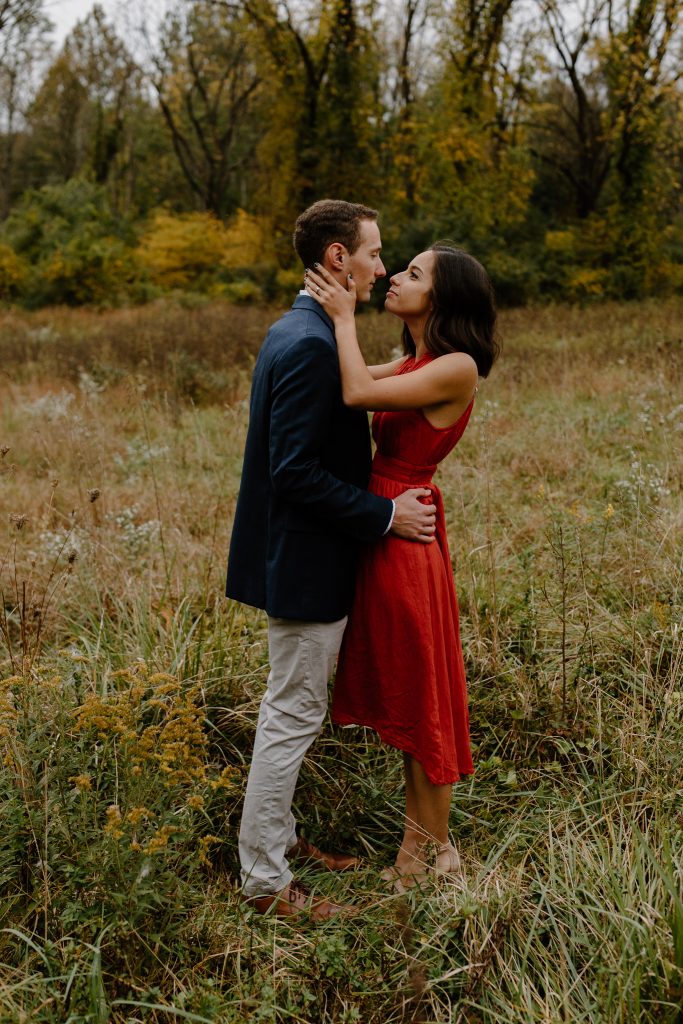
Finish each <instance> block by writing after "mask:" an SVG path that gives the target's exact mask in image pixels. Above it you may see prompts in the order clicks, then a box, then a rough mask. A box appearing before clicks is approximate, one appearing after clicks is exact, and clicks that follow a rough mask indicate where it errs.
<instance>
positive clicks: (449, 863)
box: [393, 754, 459, 881]
mask: <svg viewBox="0 0 683 1024" xmlns="http://www.w3.org/2000/svg"><path fill="white" fill-rule="evenodd" d="M403 759H404V767H405V780H406V821H405V830H404V833H403V841H402V843H401V847H400V849H399V851H398V856H397V857H396V864H395V866H394V870H393V875H394V876H395V875H399V876H401V877H403V878H406V877H407V876H410V877H412V878H413V880H414V881H418V880H419V879H420V878H423V877H424V875H425V868H426V866H427V865H426V860H425V855H426V849H425V848H426V847H427V846H428V845H429V844H430V843H434V844H436V870H437V872H439V873H448V872H454V871H457V870H458V867H459V857H458V852H457V850H456V849H455V847H453V846H452V845H451V844H450V843H449V841H448V818H449V813H450V807H451V794H452V789H453V787H452V786H451V785H445V786H436V785H434V783H433V782H430V781H429V779H428V778H427V776H426V774H425V771H424V768H423V767H422V765H421V764H420V763H419V761H416V760H415V758H414V757H411V756H410V755H409V754H404V755H403Z"/></svg>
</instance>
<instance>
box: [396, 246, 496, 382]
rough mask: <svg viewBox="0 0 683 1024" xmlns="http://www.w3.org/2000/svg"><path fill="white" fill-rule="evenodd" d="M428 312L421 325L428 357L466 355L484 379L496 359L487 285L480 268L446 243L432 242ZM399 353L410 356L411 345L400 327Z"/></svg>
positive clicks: (493, 318)
mask: <svg viewBox="0 0 683 1024" xmlns="http://www.w3.org/2000/svg"><path fill="white" fill-rule="evenodd" d="M429 251H430V252H433V253H434V270H433V275H432V276H433V281H432V292H431V300H432V307H433V308H432V312H431V314H430V316H429V319H428V320H427V323H426V325H425V334H424V340H425V346H426V348H427V351H428V352H430V353H431V354H432V355H434V356H443V355H446V353H447V352H467V354H468V355H470V356H472V358H473V359H474V361H475V363H476V364H477V369H478V370H479V376H480V377H488V375H489V372H490V370H491V367H492V366H493V364H494V363H495V361H496V359H497V358H498V356H499V355H500V347H501V346H500V339H499V337H498V335H497V334H496V318H497V313H496V300H495V296H494V293H493V285H492V284H491V281H490V279H489V275H488V274H487V273H486V271H485V270H484V268H483V267H482V265H481V263H480V262H479V261H478V260H475V258H474V256H470V254H469V253H467V252H465V250H464V249H460V248H458V246H456V245H453V243H452V242H449V241H443V242H435V243H434V245H432V246H430V248H429ZM403 351H404V352H405V353H406V355H412V356H414V355H415V342H414V341H413V338H412V336H411V334H410V331H409V330H408V327H407V326H406V325H404V327H403Z"/></svg>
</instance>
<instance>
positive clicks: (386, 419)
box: [332, 356, 474, 785]
mask: <svg viewBox="0 0 683 1024" xmlns="http://www.w3.org/2000/svg"><path fill="white" fill-rule="evenodd" d="M431 358H432V357H431V356H426V357H423V359H421V360H419V361H418V362H415V361H414V360H413V359H408V360H406V362H405V363H404V364H403V365H402V366H401V368H400V369H399V371H398V372H399V373H409V372H410V371H411V370H414V369H415V368H416V367H417V366H418V365H422V363H423V362H425V361H426V360H428V359H431ZM472 405H473V402H472V403H470V405H469V406H468V408H467V409H466V410H465V412H464V413H463V414H462V416H461V417H460V419H459V420H458V421H457V423H454V424H453V425H452V426H450V427H446V428H445V429H437V428H436V427H433V426H432V425H431V424H430V423H429V421H428V420H427V419H426V417H425V416H424V415H423V413H422V412H421V411H420V410H414V409H411V410H406V411H401V412H379V413H375V415H374V417H373V422H372V433H373V437H374V439H375V443H376V445H377V451H376V453H375V457H374V459H373V464H372V476H371V478H370V483H369V490H370V491H372V492H373V494H380V495H382V496H384V497H386V498H396V497H397V496H398V495H399V494H401V493H402V492H403V491H405V490H406V489H407V488H409V487H422V486H424V487H430V488H431V490H432V494H433V497H434V504H435V505H436V507H437V513H436V537H437V539H436V541H435V542H434V543H432V544H420V543H415V542H412V541H406V540H402V539H401V538H400V537H396V536H394V535H393V534H388V535H387V536H386V537H383V538H382V539H381V540H380V541H378V542H377V543H375V544H373V545H371V546H368V548H367V550H366V551H365V552H364V554H363V556H362V558H361V564H360V566H359V571H358V576H357V580H356V591H355V597H354V602H353V607H352V609H351V614H350V616H349V622H348V625H347V627H346V630H345V633H344V639H343V641H342V647H341V651H340V654H339V664H338V667H337V674H336V680H335V685H334V695H333V700H332V720H333V721H334V722H336V723H337V724H339V725H364V726H369V727H370V728H372V729H374V730H375V731H376V732H377V733H378V734H379V736H380V738H381V739H382V740H383V741H384V742H385V743H388V744H390V745H391V746H392V747H397V748H398V749H399V750H403V751H405V752H406V753H408V754H410V755H412V756H413V757H414V758H415V759H416V760H417V761H419V763H420V764H421V765H422V767H423V768H424V771H425V774H426V775H427V778H428V779H429V780H430V782H433V783H435V784H436V785H445V784H448V783H452V782H456V781H457V780H458V779H459V778H460V777H461V776H463V775H470V774H471V773H472V772H473V771H474V768H473V764H472V757H471V754H470V743H469V716H468V711H467V687H466V681H465V665H464V662H463V656H462V646H461V643H460V629H459V621H458V602H457V598H456V593H455V586H454V583H453V571H452V567H451V560H450V554H449V551H448V539H447V537H446V529H445V522H444V509H443V501H442V498H441V492H440V491H439V489H438V487H435V485H434V484H433V483H432V475H433V474H434V472H435V470H436V468H437V466H438V464H439V463H440V462H441V461H442V460H443V459H444V458H445V457H446V455H447V454H448V453H449V452H450V451H451V450H452V449H453V448H454V447H455V445H456V444H457V442H458V441H459V440H460V438H461V437H462V435H463V433H464V430H465V427H466V426H467V422H468V420H469V418H470V413H471V412H472Z"/></svg>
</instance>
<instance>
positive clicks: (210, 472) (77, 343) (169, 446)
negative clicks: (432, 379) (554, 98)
mask: <svg viewBox="0 0 683 1024" xmlns="http://www.w3.org/2000/svg"><path fill="white" fill-rule="evenodd" d="M682 313H683V307H682V306H681V304H680V302H679V303H674V302H669V303H656V304H655V303H652V304H648V305H628V306H627V305H623V306H619V305H612V306H601V307H595V308H591V309H585V310H581V309H578V308H569V307H560V306H554V307H546V308H543V309H536V310H525V311H514V312H510V313H507V314H505V315H504V316H503V318H502V325H501V326H502V333H503V336H504V344H505V351H504V356H503V359H502V360H501V363H500V365H499V366H498V367H496V369H495V370H494V372H493V374H492V376H491V378H490V380H489V381H487V382H485V383H484V385H483V387H482V388H481V389H480V393H479V397H478V399H477V405H476V409H475V413H474V415H473V418H472V421H471V424H470V426H469V428H468V431H467V433H466V434H465V437H464V438H463V440H462V442H461V444H460V445H459V447H458V449H457V450H456V452H455V453H454V454H453V455H452V456H451V457H450V459H449V460H448V461H447V463H446V464H445V465H444V466H443V467H442V469H441V471H440V474H439V482H440V484H441V486H442V489H443V491H444V496H445V500H446V508H447V516H448V519H449V535H450V540H451V548H452V553H453V560H454V567H455V578H456V585H457V587H458V592H459V598H460V604H461V612H462V628H463V641H464V646H465V657H466V662H467V667H468V675H469V684H470V698H471V717H472V726H473V740H474V744H475V747H476V749H475V762H476V765H477V772H476V774H475V775H474V777H473V778H472V779H471V780H469V781H467V783H464V784H462V785H461V786H459V787H457V788H456V792H455V797H454V802H453V810H452V831H453V835H454V838H455V839H456V841H457V842H458V843H459V845H460V848H461V851H462V855H463V860H464V864H465V868H466V882H465V884H464V885H463V886H462V887H456V886H453V885H433V886H432V885H430V886H428V887H426V888H424V889H422V890H421V891H419V892H414V893H412V894H410V895H409V896H395V895H390V894H389V893H387V891H386V890H385V889H383V888H382V883H381V882H380V879H379V877H378V872H379V869H380V868H381V867H382V866H384V865H385V864H387V863H388V862H389V861H390V860H391V858H392V856H393V853H394V849H395V847H396V845H397V842H398V839H399V836H400V833H401V820H400V809H401V802H402V791H401V770H400V757H399V755H398V754H397V753H396V752H395V751H393V750H391V749H386V748H381V747H379V746H378V745H377V744H376V743H375V742H374V740H373V737H372V735H370V734H365V733H364V732H363V731H361V730H352V731H344V732H343V734H342V735H339V734H336V733H335V732H334V730H333V729H332V728H331V727H330V726H329V725H327V726H326V727H325V730H324V732H323V735H322V736H321V738H320V740H319V741H318V743H317V744H316V746H315V747H314V748H313V750H312V752H311V755H310V757H309V758H308V759H307V761H306V763H305V765H304V769H303V772H302V777H301V783H300V787H299V790H298V793H297V806H296V812H297V814H298V817H299V818H300V821H301V822H302V824H303V828H304V831H305V833H306V834H307V836H308V837H309V838H310V839H312V840H313V841H320V842H321V843H324V844H326V845H330V846H332V847H337V848H343V849H348V850H353V851H357V852H359V853H361V854H362V855H363V856H364V858H365V865H366V866H365V868H364V869H363V870H362V871H360V872H359V873H358V874H357V875H354V876H353V877H349V878H345V879H344V880H343V881H340V880H339V879H337V878H334V877H333V876H331V875H330V876H325V875H323V874H316V873H314V872H308V875H307V880H308V881H309V882H310V883H311V884H312V885H314V886H315V887H316V889H317V890H318V891H320V892H325V893H329V894H331V895H334V897H338V898H342V899H348V900H352V901H354V902H355V903H356V904H357V906H358V908H359V911H360V913H359V915H358V916H357V917H354V918H352V919H350V920H348V921H344V922H342V921H334V922H331V923H329V924H328V925H326V926H324V927H320V928H318V929H304V930H296V931H295V930H292V929H291V928H290V927H288V926H287V925H286V924H283V923H280V922H276V921H274V920H263V919H257V918H255V917H254V916H253V915H251V914H250V913H249V912H247V911H245V909H244V907H243V906H242V905H241V904H240V902H239V900H238V894H237V871H236V867H237V865H236V828H237V823H238V821H239V811H240V804H241V794H242V789H243V786H244V783H245V779H246V770H247V767H248V760H249V754H250V750H251V743H252V737H253V729H254V725H255V720H256V715H257V711H258V704H259V700H260V696H261V694H262V691H263V686H264V683H265V678H266V672H267V665H266V645H265V634H264V620H263V618H262V616H261V615H260V614H257V613H255V612H253V611H252V610H249V609H244V608H240V607H237V606H231V605H229V604H228V603H227V602H226V601H225V600H224V598H223V596H222V594H223V583H224V573H225V560H226V552H227V545H228V537H229V532H230V522H231V516H232V511H233V508H234V502H235V496H236V490H237V486H238V482H239V471H240V462H241V453H242V446H243V441H244V436H245V429H246V422H247V396H248V386H249V370H250V366H251V364H252V361H253V357H254V353H255V352H256V350H257V347H258V344H259V342H260V339H261V336H262V333H263V330H264V328H265V326H266V325H267V323H268V321H269V320H270V319H271V318H272V316H273V312H272V311H268V310H259V311H245V310H240V309H233V308H231V307H229V306H226V305H220V304H213V305H208V306H199V307H197V308H194V309H183V308H180V307H177V306H171V305H160V306H158V307H148V308H145V309H140V310H131V311H118V312H109V313H102V314H96V313H93V312H82V311H72V312H69V311H54V310H52V311H50V310H48V311H43V312H41V313H38V314H33V315H28V314H13V313H9V312H8V313H6V314H2V316H0V366H1V367H2V374H1V375H0V393H1V398H2V405H1V409H2V413H1V417H2V418H1V420H0V424H1V426H0V447H1V448H2V452H3V456H2V459H1V460H0V484H1V493H2V520H3V524H4V525H3V529H4V530H5V539H4V543H3V549H2V554H1V555H0V569H1V586H2V592H3V602H2V607H3V609H4V610H3V611H1V612H0V680H3V681H2V682H0V744H1V748H2V758H3V761H2V775H1V779H2V782H1V787H0V803H1V813H2V832H1V834H0V891H1V892H2V902H1V905H0V929H1V930H0V965H1V966H0V1020H1V1021H2V1022H3V1024H4V1022H12V1024H20V1022H22V1024H29V1022H30V1024H43V1022H44V1024H63V1022H66V1021H68V1022H72V1024H76V1022H89V1024H103V1022H105V1021H111V1022H116V1024H123V1022H137V1021H145V1022H147V1021H154V1022H163V1024H166V1022H170V1021H195V1022H217V1024H237V1022H242V1021H247V1020H255V1021H266V1022H283V1024H284V1022H291V1021H296V1022H305V1024H328V1022H335V1024H341V1022H347V1024H351V1022H358V1024H394V1022H399V1021H414V1022H439V1024H446V1022H449V1024H460V1022H468V1024H470V1022H471V1024H480V1022H481V1024H484V1022H485V1024H494V1022H496V1024H510V1022H515V1024H517V1022H520V1024H532V1022H534V1024H535V1022H547V1024H555V1022H559V1021H567V1022H572V1024H577V1022H596V1021H597V1022H615V1024H616V1022H620V1024H621V1022H623V1024H633V1022H635V1021H645V1022H670V1024H674V1022H678V1024H680V1022H681V1021H683V1012H682V1011H681V1005H682V1004H683V895H682V894H683V632H682V629H681V551H682V548H683V544H682V540H683V538H682V527H683V503H682V502H681V481H682V478H683V472H682V471H683V404H682V395H683V389H682V387H681V383H682V379H681V376H682V375H681V363H682V360H681V356H682V354H683V353H682V349H683V342H682V341H681V339H682V337H683V316H682ZM361 335H362V336H363V337H364V338H365V340H366V344H367V351H368V353H369V354H370V355H371V356H372V357H377V356H379V355H381V354H386V353H388V352H389V351H390V350H391V348H392V347H393V346H394V345H395V343H396V341H397V337H398V331H397V329H396V326H395V324H394V323H393V322H390V321H389V320H388V318H386V317H381V316H376V315H368V316H366V317H364V318H363V319H362V321H361Z"/></svg>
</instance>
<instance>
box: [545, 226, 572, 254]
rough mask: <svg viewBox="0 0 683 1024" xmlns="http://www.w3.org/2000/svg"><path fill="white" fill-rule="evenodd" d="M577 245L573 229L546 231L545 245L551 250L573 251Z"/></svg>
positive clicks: (560, 251)
mask: <svg viewBox="0 0 683 1024" xmlns="http://www.w3.org/2000/svg"><path fill="white" fill-rule="evenodd" d="M575 245H576V238H575V235H574V232H573V231H546V233H545V247H546V249H547V250H548V251H549V252H559V253H571V252H573V250H574V247H575Z"/></svg>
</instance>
